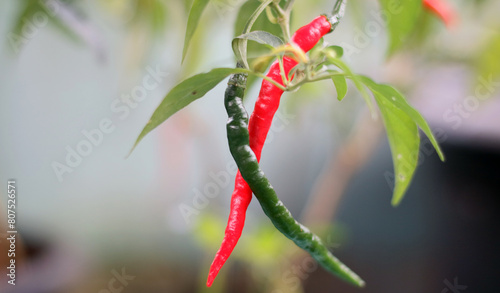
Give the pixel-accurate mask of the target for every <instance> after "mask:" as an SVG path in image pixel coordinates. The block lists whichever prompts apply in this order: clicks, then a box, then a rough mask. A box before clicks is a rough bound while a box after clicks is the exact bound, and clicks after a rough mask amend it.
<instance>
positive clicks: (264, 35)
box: [232, 31, 285, 62]
mask: <svg viewBox="0 0 500 293" xmlns="http://www.w3.org/2000/svg"><path fill="white" fill-rule="evenodd" d="M242 40H245V41H246V40H251V41H254V42H257V43H259V44H263V45H266V46H268V47H270V48H274V47H279V46H281V45H284V44H285V42H283V40H282V39H280V38H279V37H277V36H275V35H273V34H271V33H268V32H265V31H253V32H249V33H247V34H243V35H240V36H237V37H236V38H234V39H233V42H232V46H233V51H234V55H235V56H236V60H238V61H242V62H245V61H246V60H247V56H246V44H245V43H244V42H242Z"/></svg>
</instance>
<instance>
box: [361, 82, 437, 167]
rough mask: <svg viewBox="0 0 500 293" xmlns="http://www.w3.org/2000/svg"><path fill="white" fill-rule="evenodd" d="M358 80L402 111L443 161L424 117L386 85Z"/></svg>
mask: <svg viewBox="0 0 500 293" xmlns="http://www.w3.org/2000/svg"><path fill="white" fill-rule="evenodd" d="M360 80H362V81H363V82H364V83H365V84H366V85H367V86H368V87H369V88H371V89H372V91H374V90H375V91H377V92H379V93H380V94H382V95H383V96H385V97H387V98H388V99H389V100H390V102H391V103H393V104H394V105H395V106H396V107H398V108H399V109H400V110H402V111H404V112H405V113H406V115H408V116H409V117H410V118H411V119H412V120H413V122H415V123H416V124H417V125H418V127H420V129H422V131H423V132H424V133H425V135H426V136H427V137H428V138H429V140H430V142H431V143H432V146H433V147H434V149H436V152H437V154H438V156H439V158H440V159H441V161H444V160H445V158H444V154H443V152H442V150H441V148H440V146H439V143H438V141H437V139H436V138H435V137H434V134H433V133H432V130H431V128H430V127H429V124H428V123H427V121H425V119H424V117H423V116H422V115H421V114H420V113H419V112H418V111H417V110H416V109H415V108H413V107H412V106H411V105H410V104H408V102H407V101H406V99H405V98H404V96H403V95H402V94H401V93H400V92H399V91H398V90H396V89H395V88H393V87H391V86H389V85H386V84H377V83H375V82H374V81H373V80H371V79H370V78H367V77H364V76H360Z"/></svg>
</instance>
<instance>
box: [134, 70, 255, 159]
mask: <svg viewBox="0 0 500 293" xmlns="http://www.w3.org/2000/svg"><path fill="white" fill-rule="evenodd" d="M232 73H251V72H249V71H248V70H245V69H241V68H215V69H212V70H211V71H210V72H207V73H200V74H197V75H194V76H192V77H190V78H188V79H186V80H184V81H182V82H180V83H179V84H177V85H176V86H175V87H174V88H172V89H171V90H170V92H169V93H168V94H167V95H166V96H165V98H163V101H161V103H160V105H159V106H158V108H156V110H155V111H154V113H153V115H152V116H151V118H150V119H149V121H148V123H147V124H146V126H144V129H143V130H142V132H141V133H140V134H139V137H137V140H136V141H135V144H134V146H133V147H132V150H130V153H131V152H132V151H133V150H134V149H135V147H136V146H137V144H139V142H140V141H141V140H142V139H143V138H144V136H146V134H148V133H149V132H151V131H152V130H153V129H155V128H156V127H157V126H158V125H160V124H161V123H163V122H164V121H165V120H167V119H168V118H169V117H170V116H172V115H173V114H175V113H176V112H177V111H179V110H181V109H182V108H184V107H186V106H187V105H189V104H190V103H191V102H193V101H195V100H197V99H199V98H201V97H203V96H204V95H205V94H206V93H207V92H208V91H210V90H211V89H213V88H214V87H215V86H216V85H217V84H219V83H220V82H221V81H222V80H223V79H225V78H226V77H228V76H229V75H230V74H232Z"/></svg>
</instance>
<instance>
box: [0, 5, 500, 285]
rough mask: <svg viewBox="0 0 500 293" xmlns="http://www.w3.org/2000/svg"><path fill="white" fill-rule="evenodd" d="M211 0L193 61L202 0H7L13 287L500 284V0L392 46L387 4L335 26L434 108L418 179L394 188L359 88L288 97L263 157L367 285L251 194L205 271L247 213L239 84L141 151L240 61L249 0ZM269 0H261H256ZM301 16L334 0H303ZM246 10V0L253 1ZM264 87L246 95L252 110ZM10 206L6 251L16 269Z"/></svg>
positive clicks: (2, 113) (5, 139)
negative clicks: (217, 71) (312, 248)
mask: <svg viewBox="0 0 500 293" xmlns="http://www.w3.org/2000/svg"><path fill="white" fill-rule="evenodd" d="M244 2H245V1H238V0H213V1H211V2H210V4H209V5H208V7H207V9H206V11H205V13H204V14H203V16H202V19H201V20H200V21H201V24H202V25H201V26H200V27H199V29H198V30H197V32H196V34H195V37H194V39H193V42H192V45H191V48H190V50H189V52H188V55H187V57H186V59H185V60H184V63H182V64H181V56H182V43H183V39H184V34H185V27H186V22H187V15H188V12H189V8H190V6H191V1H180V0H169V1H167V0H86V1H70V0H67V1H63V0H58V1H56V0H53V1H51V0H47V1H34V0H3V1H1V3H0V32H1V35H2V38H1V39H0V64H1V67H0V97H1V98H0V137H1V145H0V150H1V152H0V182H1V184H0V186H2V187H1V189H0V198H1V201H0V208H1V209H0V216H1V217H2V219H7V199H8V198H7V180H9V179H15V181H16V185H17V187H16V188H17V202H16V205H17V209H16V211H17V214H16V220H17V226H16V228H17V230H18V234H17V237H18V238H17V242H16V265H17V266H16V275H17V279H16V281H17V282H16V286H11V285H8V284H7V280H8V279H7V276H6V274H7V273H6V272H7V270H6V269H2V273H1V274H0V291H1V292H61V293H62V292H69V293H73V292H74V293H76V292H99V293H105V292H130V293H133V292H273V293H280V292H342V293H345V292H370V293H376V292H380V293H387V292H406V293H413V292H415V293H417V292H437V293H445V292H455V293H456V292H482V293H485V292H499V289H498V285H497V283H496V282H495V281H496V279H495V277H496V273H498V272H499V271H500V265H499V264H500V254H499V253H498V247H499V246H500V239H499V238H500V237H499V235H500V234H499V231H498V228H497V226H498V223H499V213H498V208H499V199H498V196H499V195H500V183H499V182H500V180H499V179H500V171H499V167H498V166H500V115H499V113H500V99H499V98H500V94H499V89H500V78H499V77H500V53H499V52H500V21H499V19H498V12H499V11H500V2H498V1H494V0H476V1H470V0H469V1H459V0H450V4H451V5H452V6H453V7H454V8H455V9H456V10H457V12H458V14H459V21H458V22H457V23H455V25H454V26H452V27H450V28H446V27H445V26H444V25H443V24H442V23H441V22H440V21H439V20H438V19H437V18H436V17H434V16H433V15H430V14H424V15H422V17H421V19H420V20H419V26H418V29H417V31H415V33H414V34H413V35H412V37H411V38H410V39H408V40H407V41H406V42H405V44H406V45H405V46H404V47H403V48H402V49H401V50H399V51H398V52H397V53H395V54H394V55H392V56H391V57H390V58H388V57H387V55H386V49H387V43H388V40H387V34H386V32H385V26H384V24H383V21H382V20H381V19H380V18H379V16H378V15H379V12H380V8H379V6H378V5H377V3H376V2H375V1H368V0H351V1H349V2H348V3H349V4H348V7H347V15H346V17H345V18H344V20H343V21H342V23H341V24H340V25H339V27H338V28H337V30H336V31H335V32H334V33H333V34H331V35H328V36H327V37H326V41H328V42H329V43H331V44H334V45H340V46H343V47H344V49H345V53H344V59H345V61H346V62H347V63H348V64H349V65H351V66H352V68H353V69H354V70H355V72H358V73H362V74H366V75H368V76H370V77H372V78H373V79H375V80H376V81H379V82H387V83H390V84H392V85H394V86H395V87H397V88H398V89H400V90H401V91H402V92H404V93H405V95H406V96H407V97H408V99H409V100H410V103H411V104H412V105H414V106H415V107H416V108H417V109H419V110H420V111H421V112H422V114H423V115H424V116H425V117H426V119H427V120H428V121H429V122H430V124H431V127H432V128H433V130H434V132H435V134H436V137H437V138H438V140H439V141H440V143H441V145H442V147H443V150H444V153H445V156H446V159H447V160H446V162H445V163H442V162H440V161H439V159H438V157H437V155H436V154H435V152H434V151H433V149H432V147H431V145H430V143H429V142H428V141H427V140H425V139H423V140H422V146H421V152H420V161H419V167H418V168H417V171H416V176H415V178H414V180H413V182H412V184H411V186H410V188H409V190H408V192H407V194H406V197H405V198H404V200H403V201H402V204H401V205H400V206H399V207H397V208H393V207H392V206H391V204H390V199H391V195H392V186H393V173H392V172H393V167H392V160H391V156H390V150H389V146H388V143H387V139H386V138H385V134H384V131H383V126H382V125H381V121H380V118H379V119H378V120H373V119H372V118H371V117H370V115H369V114H368V112H367V109H366V106H365V105H364V102H363V99H362V98H361V97H360V95H359V93H358V92H357V91H356V90H355V88H354V87H350V88H349V93H348V97H346V98H345V99H344V100H343V101H342V102H338V101H337V99H336V94H335V89H334V87H333V84H331V83H328V82H321V83H315V84H314V85H306V86H304V87H302V88H301V89H300V90H299V91H298V92H295V93H287V94H285V95H284V97H283V99H282V105H281V108H280V110H279V114H278V115H277V117H276V118H275V120H274V123H273V127H272V130H271V133H270V135H269V138H268V143H267V144H266V147H265V148H264V152H263V155H262V163H261V166H262V167H263V169H264V170H265V171H266V174H267V175H268V177H269V179H270V181H271V182H273V186H274V187H275V189H276V191H277V193H278V194H279V195H280V197H281V199H282V200H283V201H284V203H285V204H286V205H287V206H288V207H289V208H290V210H291V211H292V213H293V214H294V216H295V217H297V218H300V219H301V220H302V221H304V223H306V224H308V225H310V226H311V227H312V229H313V230H314V231H315V232H317V233H319V234H320V235H321V237H322V238H323V239H324V240H325V242H326V243H327V244H328V246H329V248H330V249H331V250H332V251H333V253H334V254H335V255H336V256H338V257H339V258H340V259H341V260H342V261H344V262H345V263H346V264H347V265H348V266H349V267H351V268H352V269H353V270H354V271H356V272H357V273H359V274H360V275H361V276H362V277H363V278H364V279H365V281H366V282H367V287H366V288H365V289H363V290H359V289H355V288H352V287H350V286H349V285H347V284H344V283H343V282H342V281H339V280H338V279H337V278H336V277H334V276H332V275H330V274H328V273H326V272H325V271H324V270H323V269H322V268H321V267H318V265H317V264H316V263H315V262H314V261H312V259H311V258H310V257H309V256H308V255H306V254H303V253H301V252H300V251H299V250H298V249H296V248H295V245H294V244H293V243H291V242H290V241H288V240H287V239H285V238H284V237H283V236H281V234H279V233H277V232H275V230H274V228H273V226H272V225H271V223H270V222H269V221H268V220H267V218H266V217H265V215H264V214H263V213H262V211H261V209H260V206H259V205H258V203H256V202H255V201H254V202H252V204H251V206H250V209H249V211H248V214H247V223H246V227H245V230H244V231H243V236H242V238H241V240H240V241H239V244H238V246H237V247H236V249H235V250H234V252H233V254H232V256H231V258H230V259H229V260H228V262H227V263H226V265H225V267H224V268H223V269H222V270H221V272H220V274H219V277H218V278H217V280H216V281H215V283H214V285H213V286H212V288H206V287H205V282H206V277H207V274H208V269H209V266H210V263H211V261H212V259H213V257H214V255H215V253H216V251H217V249H218V247H219V245H220V243H221V241H222V237H223V233H224V229H225V224H226V221H227V217H228V214H229V203H230V195H231V192H232V189H233V184H234V183H233V180H234V174H235V172H236V170H235V165H234V163H233V160H232V158H231V155H230V153H229V149H228V147H227V144H226V138H225V122H226V119H227V116H226V113H225V110H224V107H223V100H222V97H223V91H224V88H225V85H224V84H225V83H221V84H220V85H219V86H217V87H216V88H215V89H214V90H212V91H211V92H209V94H207V95H206V96H205V97H204V98H202V99H200V100H198V101H196V102H194V103H192V104H191V105H189V106H188V107H187V108H185V109H183V110H182V111H180V112H178V113H177V114H175V115H174V116H173V117H172V118H170V119H169V120H168V121H167V122H165V123H164V124H162V125H161V126H160V127H158V128H157V129H156V130H155V131H153V132H152V133H151V134H149V135H148V136H147V137H146V138H145V139H144V140H143V141H142V142H141V143H140V144H139V146H138V147H137V148H136V149H135V150H134V152H133V153H132V154H131V155H130V156H129V157H127V155H128V153H129V151H130V149H131V147H132V145H133V143H134V141H135V139H136V137H137V136H138V134H139V133H140V131H141V130H142V128H143V127H144V125H145V123H146V122H147V121H148V119H149V117H150V116H151V114H152V113H153V111H154V109H155V108H156V106H157V105H158V104H159V103H160V102H161V100H162V99H163V97H164V95H165V94H166V93H167V92H168V90H169V89H171V88H172V87H173V86H174V85H175V84H176V83H177V82H179V81H180V80H182V79H183V78H186V77H187V76H190V75H193V74H195V73H199V72H205V71H208V70H210V69H211V68H214V67H225V66H227V67H232V66H234V59H233V54H232V51H231V46H230V43H231V39H232V37H233V36H234V35H235V34H239V33H238V32H235V31H234V29H233V23H235V22H236V20H237V19H239V18H238V14H239V11H241V9H240V8H241V6H242V5H256V4H257V5H258V2H257V1H248V2H247V3H246V4H244ZM250 2H252V3H250ZM295 5H296V8H295V11H300V13H297V12H296V13H294V14H293V19H292V30H295V29H297V28H298V27H300V26H301V25H303V24H305V23H308V22H309V21H310V20H311V19H313V18H314V17H316V16H317V15H318V14H321V13H324V12H327V11H330V10H331V7H332V6H333V1H320V0H315V1H311V0H308V1H299V0H298V1H296V4H295ZM240 13H241V12H240ZM257 94H258V88H257V86H253V87H252V88H250V89H249V90H248V91H247V97H246V105H247V109H248V110H249V111H251V109H252V108H253V103H254V102H255V99H256V96H257ZM6 224H7V222H6V221H4V220H2V221H1V225H3V226H2V227H0V235H1V238H0V262H1V264H2V265H1V266H2V267H4V268H5V267H6V266H8V263H7V262H8V261H9V259H8V258H7V251H8V249H9V244H10V243H9V242H8V241H7V237H8V234H6V233H4V231H7V226H6Z"/></svg>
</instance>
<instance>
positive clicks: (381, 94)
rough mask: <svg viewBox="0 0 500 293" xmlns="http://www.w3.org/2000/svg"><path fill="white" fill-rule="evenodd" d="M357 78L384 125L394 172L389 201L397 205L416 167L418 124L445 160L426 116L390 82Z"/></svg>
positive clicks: (418, 145)
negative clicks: (366, 88) (365, 88)
mask: <svg viewBox="0 0 500 293" xmlns="http://www.w3.org/2000/svg"><path fill="white" fill-rule="evenodd" d="M358 78H359V80H361V81H362V82H363V83H365V84H366V86H368V88H369V89H370V90H371V91H372V93H373V96H374V97H375V101H376V102H377V105H378V106H379V109H380V112H381V113H382V118H383V120H384V124H385V127H386V129H387V137H388V140H389V145H390V147H391V153H392V159H393V163H394V172H395V186H394V191H393V197H392V204H393V205H394V206H397V205H398V204H399V203H400V202H401V200H402V199H403V196H404V194H405V192H406V190H407V188H408V186H409V184H410V182H411V180H412V178H413V175H414V173H415V169H416V167H417V163H418V153H419V147H420V136H419V133H418V127H417V126H419V127H420V128H421V129H422V130H423V132H424V133H425V134H426V135H427V136H428V137H429V140H430V141H431V142H432V145H433V146H434V148H435V149H436V151H437V153H438V155H439V157H440V158H441V160H444V156H443V153H442V151H441V149H440V147H439V145H438V143H437V140H436V138H435V137H434V135H433V134H432V131H431V129H430V127H429V125H428V124H427V122H426V121H425V119H424V118H423V117H422V115H420V113H418V111H417V110H415V109H414V108H413V107H411V106H410V105H409V104H408V103H407V102H406V100H405V98H404V97H403V95H401V93H399V92H398V91H397V90H396V89H394V88H392V87H391V86H388V85H384V84H377V83H375V82H374V81H373V80H371V79H370V78H368V77H364V76H359V77H358Z"/></svg>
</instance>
